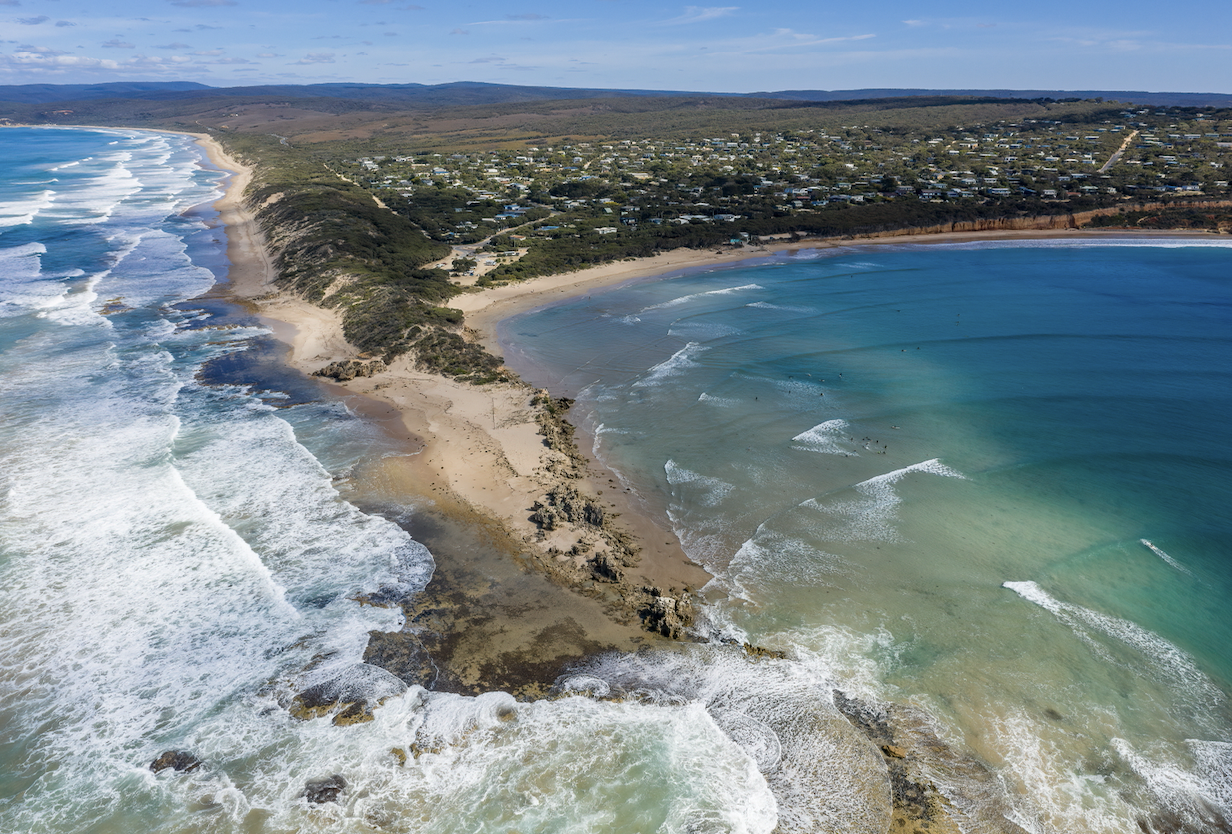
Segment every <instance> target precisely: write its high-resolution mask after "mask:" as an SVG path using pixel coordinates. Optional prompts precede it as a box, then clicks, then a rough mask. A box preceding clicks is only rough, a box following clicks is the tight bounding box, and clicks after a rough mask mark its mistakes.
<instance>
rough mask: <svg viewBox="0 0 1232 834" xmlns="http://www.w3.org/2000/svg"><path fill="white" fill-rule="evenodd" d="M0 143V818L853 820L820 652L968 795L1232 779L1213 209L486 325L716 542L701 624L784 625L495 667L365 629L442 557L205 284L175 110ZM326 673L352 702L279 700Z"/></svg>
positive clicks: (197, 208) (1223, 282) (22, 133)
mask: <svg viewBox="0 0 1232 834" xmlns="http://www.w3.org/2000/svg"><path fill="white" fill-rule="evenodd" d="M0 149H2V151H3V153H2V155H0V158H3V159H4V160H5V162H6V165H5V166H4V169H3V170H2V171H0V830H2V831H6V832H7V831H13V832H48V833H49V834H58V833H59V832H99V833H100V834H102V833H103V832H106V833H107V834H111V833H112V832H114V833H115V834H121V833H123V834H128V832H133V831H143V832H228V833H229V832H283V831H288V832H289V831H313V832H316V831H320V832H361V831H364V832H366V831H374V830H376V831H397V832H442V833H444V832H450V834H452V832H459V831H467V832H483V834H486V832H500V833H501V834H507V833H508V832H576V831H603V832H628V833H629V834H641V832H664V833H665V834H666V833H667V832H690V834H718V832H732V834H736V833H737V832H759V833H760V834H769V832H771V831H773V830H775V829H776V827H777V828H778V830H781V831H784V832H792V831H808V832H849V831H861V830H868V831H874V830H878V825H879V824H882V825H883V824H884V819H885V813H886V811H887V810H888V806H889V783H888V781H887V778H886V773H885V766H884V764H883V762H882V757H881V754H880V752H878V751H877V750H876V748H875V747H873V746H872V745H871V744H870V743H869V742H868V740H867V739H865V738H864V737H863V736H862V735H861V734H859V733H858V732H856V731H855V730H854V729H853V728H852V726H851V724H850V723H849V722H848V721H847V720H846V719H845V718H843V717H842V715H841V714H840V712H839V711H838V709H837V708H836V706H835V702H836V696H835V695H834V691H835V690H841V691H842V692H844V693H847V695H849V696H850V697H854V698H860V699H864V700H865V701H866V702H868V703H873V704H876V703H882V704H891V703H892V704H897V705H901V706H902V707H903V708H907V709H910V710H911V711H912V712H911V713H910V714H911V715H913V716H916V718H917V719H918V721H919V722H920V728H921V731H924V730H927V732H929V733H933V734H934V735H935V736H937V737H940V738H942V739H944V740H945V741H946V742H947V744H948V747H947V748H946V749H949V750H954V751H957V752H958V754H959V755H958V756H957V757H952V758H950V759H942V758H941V757H939V756H938V757H937V758H936V760H932V761H929V762H927V766H928V767H929V768H931V770H930V774H931V777H932V778H933V780H934V781H935V782H936V783H937V785H938V787H939V788H940V789H941V790H942V791H943V792H944V793H945V794H946V796H947V797H949V798H950V799H951V802H952V803H953V805H954V807H955V808H956V809H957V810H956V813H957V816H958V818H959V820H960V822H962V823H963V826H964V828H965V829H966V830H969V831H979V830H982V826H984V824H985V820H986V818H988V817H990V816H991V815H994V814H997V815H1005V816H1008V817H1009V818H1011V819H1013V820H1014V821H1015V822H1017V823H1018V824H1020V825H1022V826H1023V827H1025V828H1027V829H1028V830H1030V831H1033V832H1050V831H1058V832H1061V831H1126V830H1132V829H1134V828H1137V821H1138V820H1139V818H1147V819H1149V820H1152V821H1154V822H1153V824H1156V827H1157V828H1159V827H1166V826H1163V825H1162V823H1159V821H1160V820H1165V821H1172V822H1174V823H1177V826H1179V825H1180V824H1181V823H1184V824H1186V825H1189V828H1188V829H1185V830H1195V831H1198V830H1204V829H1210V830H1218V828H1217V826H1218V825H1220V824H1222V823H1221V822H1220V821H1221V820H1223V819H1224V818H1225V817H1224V816H1222V815H1226V814H1227V813H1228V810H1229V808H1230V807H1232V754H1230V753H1229V750H1230V746H1229V743H1228V742H1229V740H1230V739H1232V733H1230V732H1229V727H1232V716H1230V715H1229V709H1228V707H1227V694H1228V691H1229V680H1230V679H1232V671H1230V670H1229V659H1228V655H1227V652H1226V650H1225V649H1224V647H1225V646H1226V645H1228V637H1229V631H1230V625H1229V617H1228V616H1227V615H1226V613H1225V611H1224V609H1223V606H1222V605H1221V603H1222V600H1223V599H1225V598H1226V596H1227V592H1228V590H1229V588H1228V586H1229V583H1230V582H1232V576H1230V573H1232V571H1230V570H1229V567H1228V556H1229V553H1228V547H1227V543H1228V541H1229V536H1228V533H1229V526H1230V524H1232V522H1230V521H1229V516H1228V510H1227V507H1228V506H1229V500H1228V499H1229V498H1232V496H1230V495H1229V491H1230V487H1229V477H1228V475H1229V467H1230V462H1229V456H1228V451H1227V441H1226V439H1225V437H1224V436H1223V433H1222V431H1221V429H1222V428H1223V423H1224V422H1225V420H1224V419H1221V418H1224V415H1226V414H1228V413H1229V409H1228V406H1229V402H1228V400H1229V397H1230V389H1229V386H1228V385H1227V381H1228V374H1229V369H1230V368H1232V364H1230V363H1229V362H1228V359H1229V356H1230V348H1229V333H1232V330H1229V328H1228V326H1227V324H1228V319H1229V300H1230V299H1229V295H1230V292H1229V284H1228V278H1229V274H1230V273H1229V269H1228V267H1229V264H1230V263H1232V253H1230V251H1229V250H1228V249H1227V248H1220V247H1217V246H1206V247H1201V246H1197V245H1194V244H1192V243H1189V242H1183V243H1164V242H1154V243H1153V245H1151V246H1130V245H1118V246H1091V245H1087V244H1083V245H1074V244H1065V245H1061V244H1053V245H1045V244H1038V245H1033V246H986V247H967V248H964V247H877V248H875V249H872V248H870V249H855V250H847V251H844V252H843V253H841V254H835V253H822V254H819V255H817V256H815V257H814V256H812V255H803V256H800V257H794V258H793V257H787V258H783V259H781V260H777V261H766V262H762V263H754V264H748V265H745V266H743V267H741V268H740V269H732V270H721V271H713V272H706V273H699V274H690V275H682V276H679V277H676V278H673V279H670V280H665V281H662V282H658V283H646V284H639V285H635V286H631V287H626V288H622V289H619V290H616V291H613V292H608V293H603V294H596V295H593V296H591V297H590V298H587V299H579V300H575V301H572V302H569V303H567V304H563V305H559V306H556V307H552V308H549V309H546V310H543V311H539V312H536V313H534V314H532V315H528V316H525V317H521V318H519V319H515V320H513V321H511V322H508V323H506V325H505V328H506V331H505V332H506V335H507V336H509V337H511V338H512V339H513V340H514V342H515V344H514V345H513V346H512V349H511V352H510V356H509V359H510V361H511V362H512V363H514V364H515V365H516V366H517V367H519V368H521V369H523V370H524V371H525V372H526V373H527V374H528V375H529V376H530V377H532V378H533V380H534V381H536V382H541V383H544V384H549V385H550V386H551V387H552V388H553V390H554V391H555V392H558V393H570V392H575V393H577V394H578V396H579V404H578V405H577V406H576V407H575V408H576V409H577V411H576V414H577V417H578V418H579V419H581V420H582V421H583V422H584V424H585V425H586V426H587V427H589V429H590V431H591V434H592V435H593V437H594V438H595V443H596V450H597V453H598V454H599V455H600V456H601V457H602V459H603V460H604V461H605V462H606V463H607V464H608V465H609V466H611V467H612V468H613V469H615V470H616V471H617V472H619V473H620V475H621V477H622V478H623V479H624V480H625V488H627V489H630V490H634V491H636V492H637V493H638V494H639V495H641V496H643V499H644V501H645V502H646V508H647V511H648V512H652V513H656V514H659V515H660V516H661V517H662V518H663V519H664V520H665V523H666V524H670V526H671V528H672V529H673V530H675V532H676V533H677V535H678V536H679V537H680V538H681V540H682V542H683V543H684V545H685V547H686V549H687V551H688V552H689V553H690V555H691V556H693V558H695V559H697V560H698V561H699V562H702V563H703V564H705V565H706V566H707V567H708V568H709V570H710V571H711V573H712V574H713V575H714V577H715V578H714V580H713V582H711V584H710V586H708V587H707V588H706V589H704V590H703V596H704V597H705V599H706V600H707V603H706V605H705V607H704V609H703V621H702V623H701V625H700V628H701V629H702V631H703V633H705V634H706V635H709V636H711V637H713V638H724V639H729V640H735V641H737V642H739V641H742V640H748V641H750V642H754V643H756V644H758V645H762V646H766V647H769V648H773V649H778V650H781V651H783V652H784V653H786V655H787V658H786V659H784V660H753V659H749V658H747V657H745V656H744V653H743V652H742V651H740V650H739V648H738V647H733V646H729V645H726V644H724V643H723V642H722V639H715V640H713V641H712V642H711V643H707V644H700V643H699V644H692V645H685V646H682V647H681V648H680V650H679V651H660V652H648V653H639V654H635V655H618V656H606V657H599V658H595V659H593V660H592V661H590V662H589V663H587V664H585V665H584V666H582V667H579V668H578V669H576V670H574V671H573V672H572V673H570V674H569V675H567V676H566V677H565V678H564V679H562V681H561V682H560V686H559V695H558V697H554V698H551V699H545V700H541V701H535V702H529V703H525V702H515V701H514V699H513V698H512V697H511V696H509V695H507V694H505V693H501V692H490V693H485V694H483V695H480V696H478V697H466V696H461V695H454V694H448V693H442V692H429V691H426V690H424V689H422V688H421V687H419V686H414V685H411V686H408V685H407V684H405V683H404V682H402V681H400V680H399V679H397V678H396V677H395V676H393V675H392V674H390V673H389V672H386V671H385V670H382V669H379V668H376V667H374V666H370V665H368V664H365V663H363V662H362V661H363V651H364V647H365V645H366V643H367V640H368V634H369V632H372V631H393V630H398V629H400V628H401V627H402V626H403V622H402V613H401V611H400V609H398V608H397V607H392V606H383V605H372V604H365V600H366V601H373V600H376V601H380V600H393V599H397V598H400V597H405V596H407V595H410V596H412V597H413V595H415V594H416V593H418V592H420V591H421V590H422V589H423V588H424V587H425V586H426V584H427V582H428V581H429V579H430V577H431V576H432V572H433V569H434V561H433V557H432V554H431V553H429V552H428V550H427V548H425V547H424V546H423V545H422V544H420V543H419V542H417V541H415V540H414V539H413V538H412V537H411V536H410V535H409V534H408V533H407V532H406V529H405V528H406V527H408V526H413V525H410V524H409V523H408V522H407V519H408V517H412V516H413V515H414V513H415V512H416V510H415V507H414V506H413V502H412V501H410V500H409V499H408V504H407V506H405V507H389V506H388V496H386V495H382V496H380V497H379V498H380V500H379V501H378V500H376V498H375V497H374V496H371V495H366V494H364V492H363V488H362V487H361V486H359V485H357V484H356V480H355V479H352V477H351V475H352V474H353V473H355V472H356V471H359V470H362V469H363V468H364V467H366V466H368V465H369V464H371V462H372V461H374V460H378V459H381V458H383V457H385V456H389V455H393V454H398V453H399V449H398V448H397V447H396V444H394V443H393V442H392V441H390V440H388V439H387V438H385V437H384V435H383V434H382V433H381V432H380V431H379V430H378V429H377V428H376V427H374V426H373V425H371V424H369V423H367V422H365V421H364V420H363V419H361V418H360V417H357V416H356V415H354V414H352V413H351V412H350V411H349V410H348V409H347V408H346V406H345V405H344V404H342V403H340V402H338V401H337V400H335V399H332V398H331V397H330V396H329V394H328V392H327V391H325V390H324V389H322V388H320V387H319V386H317V385H316V384H315V383H314V382H313V381H312V380H310V379H306V378H303V377H301V376H299V375H297V374H294V373H293V372H291V371H288V370H285V369H280V368H279V367H278V363H277V358H278V356H279V355H280V354H279V350H280V348H279V347H278V345H277V344H276V343H275V342H273V341H272V339H271V337H270V334H269V332H268V330H267V329H266V328H265V327H263V326H262V325H261V323H260V322H259V321H258V320H257V319H255V318H253V317H252V316H251V315H250V314H248V313H247V312H246V311H245V310H243V309H241V308H238V307H236V306H234V305H232V304H230V303H229V302H227V301H226V300H225V297H224V294H222V293H220V292H218V291H217V290H218V288H217V286H216V285H217V283H218V282H219V281H225V278H226V272H227V267H228V262H227V258H226V237H225V235H226V231H225V229H223V228H222V227H220V226H219V225H218V223H217V217H216V214H215V212H213V210H212V209H211V208H210V205H211V203H212V202H213V201H214V200H215V199H216V198H217V197H218V196H219V194H220V193H221V192H220V189H221V187H222V185H223V183H224V182H225V176H226V175H225V174H224V173H223V172H220V171H218V170H217V169H215V168H213V167H212V166H210V165H209V164H208V163H206V162H205V161H204V159H203V156H202V154H201V152H200V150H199V148H197V147H196V146H195V145H194V144H193V143H192V141H191V140H190V139H189V138H187V137H183V136H176V135H170V134H157V133H146V132H138V131H128V130H119V129H117V130H103V129H79V130H60V129H46V130H44V129H27V128H14V129H5V130H2V131H0ZM378 503H379V504H381V505H382V506H381V510H380V511H379V512H378V511H377V510H376V509H374V507H375V506H376V505H377V504H378ZM313 687H326V688H328V687H334V688H343V689H349V690H351V691H353V692H362V693H363V694H365V695H366V696H367V697H369V698H372V699H381V700H382V703H381V706H380V707H378V708H377V709H376V710H375V711H374V720H372V721H369V722H366V723H360V724H354V725H351V726H336V725H334V724H333V723H332V722H331V721H330V720H329V719H328V718H316V719H311V720H300V719H298V718H296V717H295V716H293V715H292V714H291V706H292V703H293V698H294V696H295V694H296V693H299V692H303V691H305V690H307V689H310V688H313ZM172 750H175V751H186V752H188V753H191V754H192V755H193V756H194V757H196V758H197V759H199V760H200V762H201V764H200V766H199V767H196V768H195V769H192V770H187V771H184V772H177V771H175V770H172V769H166V770H162V771H160V772H157V773H155V772H153V771H152V770H151V768H150V764H151V762H153V761H154V760H155V759H156V758H157V757H159V756H160V755H161V754H163V753H164V752H166V751H172ZM972 762H978V763H982V764H981V765H980V767H983V768H986V769H984V770H979V769H978V768H976V769H974V770H973V768H972V766H971V763H972ZM977 770H978V773H980V774H983V776H982V777H980V778H977V777H976V776H974V775H973V773H976V771H977ZM335 775H337V776H339V777H342V779H341V780H339V781H338V782H335V784H336V785H343V784H344V785H345V787H343V788H342V790H341V791H340V793H339V795H338V797H337V798H338V801H337V802H326V803H322V804H316V803H312V802H310V801H309V799H308V797H307V795H306V794H307V791H306V787H307V783H308V782H310V781H314V780H323V779H330V778H332V777H334V776H335ZM818 786H823V787H822V788H820V789H819V788H818ZM1178 821H1179V822H1178ZM1157 823H1159V824H1157ZM1174 830H1180V829H1179V828H1178V827H1176V826H1174Z"/></svg>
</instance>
